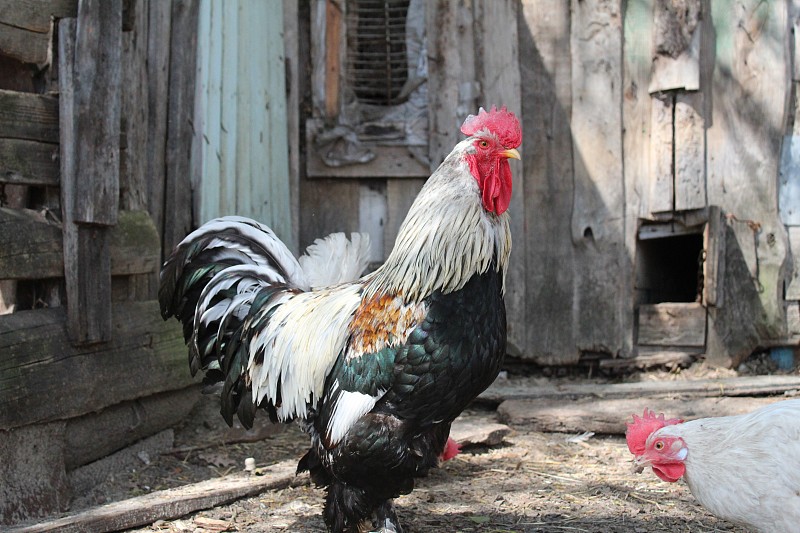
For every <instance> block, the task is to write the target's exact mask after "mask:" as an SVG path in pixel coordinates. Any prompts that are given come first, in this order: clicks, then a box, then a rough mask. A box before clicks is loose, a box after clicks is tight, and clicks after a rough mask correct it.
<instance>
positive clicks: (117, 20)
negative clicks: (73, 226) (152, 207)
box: [62, 0, 133, 226]
mask: <svg viewBox="0 0 800 533" xmlns="http://www.w3.org/2000/svg"><path fill="white" fill-rule="evenodd" d="M121 54H122V0H105V1H100V0H85V1H82V2H81V3H80V4H79V8H78V19H77V26H76V37H75V53H74V56H73V58H71V60H72V63H73V64H72V68H73V69H74V74H73V79H72V84H73V88H72V90H73V93H72V98H73V100H74V101H73V112H74V113H75V119H74V133H73V135H74V137H72V138H71V139H69V140H70V141H71V143H72V144H71V145H70V146H68V147H67V148H66V149H71V150H74V151H75V172H76V175H77V176H80V179H76V180H75V182H74V183H73V184H72V186H73V187H75V197H74V199H73V202H74V205H73V206H72V217H71V218H72V220H74V221H75V222H79V223H84V224H98V225H103V226H112V225H114V224H116V222H117V210H118V208H119V164H120V154H119V152H120V150H119V134H120V93H121V91H120V81H121V64H120V58H121ZM126 89H128V90H130V89H131V88H129V87H128V88H126ZM130 118H131V119H133V117H130ZM62 138H63V136H62ZM62 142H67V138H63V140H62Z"/></svg>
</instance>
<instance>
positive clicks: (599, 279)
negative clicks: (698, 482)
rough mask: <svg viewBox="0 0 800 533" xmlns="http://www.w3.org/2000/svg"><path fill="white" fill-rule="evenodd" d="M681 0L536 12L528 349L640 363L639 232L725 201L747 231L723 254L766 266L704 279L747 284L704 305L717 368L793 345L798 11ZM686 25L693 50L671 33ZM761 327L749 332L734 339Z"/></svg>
mask: <svg viewBox="0 0 800 533" xmlns="http://www.w3.org/2000/svg"><path fill="white" fill-rule="evenodd" d="M668 4H669V3H668V2H662V1H660V0H637V1H632V2H622V1H620V0H592V1H577V0H574V1H572V2H571V3H570V2H559V1H553V0H524V1H523V2H522V18H521V19H520V57H521V60H520V69H521V72H522V79H523V83H522V88H521V91H522V102H523V117H524V135H525V138H524V144H523V146H524V148H525V152H524V154H525V159H526V165H525V178H524V181H525V212H524V217H525V220H526V233H525V240H526V242H527V245H528V254H527V261H526V277H525V283H526V286H527V299H526V305H527V310H528V316H527V323H528V325H529V330H528V331H529V333H528V336H527V343H526V350H525V356H526V357H530V358H532V359H534V360H536V361H538V362H543V363H567V362H576V361H578V360H579V359H580V357H581V355H582V354H586V353H591V352H595V351H600V352H604V353H606V354H608V355H613V356H631V355H634V354H635V353H636V350H637V347H636V334H637V330H636V325H637V324H636V321H635V317H636V313H637V308H636V306H635V302H634V300H635V298H634V291H635V286H634V284H635V269H636V263H637V260H638V259H639V258H638V257H637V239H638V236H639V231H640V230H641V228H642V227H643V224H645V223H649V222H662V223H663V222H668V223H677V224H679V225H681V227H688V228H691V227H704V226H708V222H709V219H710V215H709V213H710V207H711V206H717V207H718V208H720V209H721V210H722V212H723V213H725V216H724V226H725V229H724V231H723V234H722V236H721V237H719V236H718V238H720V239H723V240H724V239H725V237H724V234H725V233H726V232H732V233H733V234H734V237H735V238H734V239H733V240H732V241H730V240H729V241H728V242H729V244H730V245H731V246H730V247H729V249H728V250H727V252H723V253H727V254H728V255H729V256H730V257H729V260H730V264H734V263H735V262H736V261H737V260H738V259H739V258H741V260H742V261H743V262H744V263H745V264H750V268H749V269H748V270H747V271H748V272H749V274H746V275H745V274H737V273H736V272H738V270H736V269H734V268H733V267H731V268H730V269H729V270H728V271H727V272H726V271H725V270H722V271H720V272H719V273H718V274H719V275H718V277H719V279H716V280H715V279H712V277H711V276H710V273H709V275H708V276H707V279H706V280H705V281H706V283H707V284H710V283H713V282H718V283H720V285H723V284H725V283H727V284H728V285H730V286H731V287H732V286H735V285H740V286H743V287H744V289H743V290H742V291H741V292H736V291H734V292H733V293H732V294H730V295H729V301H728V302H725V303H723V302H722V301H721V300H720V301H719V302H709V301H706V300H703V301H702V302H701V303H702V304H703V305H704V306H705V307H706V308H707V309H708V313H709V314H708V316H709V325H708V339H707V342H706V346H705V351H706V355H707V357H709V358H710V359H712V360H714V361H716V362H718V363H721V364H733V363H735V361H738V360H740V359H741V357H743V356H744V355H747V354H749V352H750V351H752V350H753V349H755V348H756V347H757V346H764V345H769V344H770V343H772V342H781V339H783V342H786V339H787V330H786V319H785V312H784V300H783V287H784V279H785V278H786V275H787V268H788V266H787V255H788V239H787V230H786V227H785V226H784V225H783V224H782V223H781V221H780V219H779V215H778V210H777V190H776V186H777V183H778V175H779V166H780V154H781V144H782V136H783V135H784V134H785V132H786V131H787V128H790V123H789V117H791V116H792V113H793V111H792V110H793V109H794V106H795V104H794V102H793V101H792V99H791V98H790V96H791V94H792V86H791V80H790V78H789V72H790V71H791V70H790V67H791V65H792V62H791V56H790V54H789V53H788V51H789V50H791V49H792V47H793V34H792V32H791V24H792V22H791V21H793V20H795V19H796V15H797V13H796V7H795V6H794V4H793V3H791V2H787V1H776V2H759V1H757V0H753V1H745V2H737V3H736V4H735V6H733V5H732V4H730V3H728V2H722V1H716V0H710V1H709V0H703V1H701V0H696V1H689V0H687V1H686V2H683V3H681V5H682V6H683V8H682V9H683V11H682V15H681V17H684V18H681V17H678V16H676V15H675V14H674V13H672V12H670V10H669V9H668V8H669V5H668ZM684 4H685V5H684ZM790 12H791V13H794V15H791V16H790ZM681 32H683V33H682V35H683V38H684V41H682V42H680V43H677V44H676V42H673V41H671V40H670V39H673V40H674V39H675V35H676V34H677V35H681ZM712 238H713V237H712ZM516 242H517V240H515V243H516ZM708 252H709V250H706V253H708ZM717 259H718V258H713V260H715V261H716V260H717ZM707 260H709V261H710V260H711V259H709V258H707ZM737 276H738V277H737ZM750 292H752V293H753V294H755V296H754V295H753V294H750ZM722 307H727V308H728V309H727V310H726V311H725V312H723V311H722ZM731 307H735V308H736V311H731V309H730V308H731ZM720 313H722V314H724V315H725V317H726V318H725V319H724V320H721V321H720V320H717V318H716V317H717V314H720ZM720 316H721V315H720ZM747 322H749V323H750V324H751V325H750V326H748V327H747V328H746V329H748V330H749V331H750V333H749V334H748V335H747V338H746V339H742V338H740V339H739V340H738V341H737V342H734V343H730V342H728V341H726V340H725V339H726V338H727V337H730V333H731V331H732V330H734V329H737V328H740V327H744V324H745V323H747Z"/></svg>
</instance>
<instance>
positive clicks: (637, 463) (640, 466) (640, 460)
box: [633, 455, 651, 474]
mask: <svg viewBox="0 0 800 533" xmlns="http://www.w3.org/2000/svg"><path fill="white" fill-rule="evenodd" d="M650 465H651V463H650V460H649V459H646V458H645V457H644V456H642V455H639V456H637V457H636V459H634V460H633V471H634V472H636V473H637V474H639V473H641V472H642V470H644V469H645V467H647V466H650Z"/></svg>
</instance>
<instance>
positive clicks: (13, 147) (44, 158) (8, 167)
mask: <svg viewBox="0 0 800 533" xmlns="http://www.w3.org/2000/svg"><path fill="white" fill-rule="evenodd" d="M58 150H59V148H58V145H57V144H50V143H43V142H38V141H27V140H23V139H0V183H13V184H19V185H36V186H44V187H58V185H59V174H58Z"/></svg>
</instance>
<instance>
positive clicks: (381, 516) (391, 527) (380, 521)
mask: <svg viewBox="0 0 800 533" xmlns="http://www.w3.org/2000/svg"><path fill="white" fill-rule="evenodd" d="M373 516H374V517H375V522H374V524H375V527H376V528H377V530H376V532H375V533H403V528H401V527H400V522H399V521H398V520H397V513H395V512H394V505H392V500H386V501H385V502H383V503H382V504H381V505H379V506H378V508H377V509H375V514H374V515H373Z"/></svg>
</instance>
